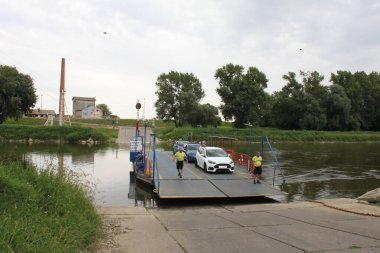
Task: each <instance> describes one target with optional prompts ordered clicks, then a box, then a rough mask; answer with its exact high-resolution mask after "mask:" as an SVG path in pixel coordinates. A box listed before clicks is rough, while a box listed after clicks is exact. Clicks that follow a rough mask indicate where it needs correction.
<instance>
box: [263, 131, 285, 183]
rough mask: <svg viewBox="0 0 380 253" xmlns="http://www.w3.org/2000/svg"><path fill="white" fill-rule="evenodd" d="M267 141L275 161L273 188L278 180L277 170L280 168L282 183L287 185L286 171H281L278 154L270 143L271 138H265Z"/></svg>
mask: <svg viewBox="0 0 380 253" xmlns="http://www.w3.org/2000/svg"><path fill="white" fill-rule="evenodd" d="M265 139H266V141H267V143H268V146H269V149H270V151H271V154H272V157H273V159H274V161H275V166H274V168H273V186H274V182H275V179H276V168H278V169H279V170H280V173H281V176H282V180H283V181H282V182H283V183H285V175H284V171H283V170H282V169H281V167H280V163H279V162H278V160H277V156H276V153H275V152H274V150H273V148H272V145H271V144H270V141H269V138H268V136H265Z"/></svg>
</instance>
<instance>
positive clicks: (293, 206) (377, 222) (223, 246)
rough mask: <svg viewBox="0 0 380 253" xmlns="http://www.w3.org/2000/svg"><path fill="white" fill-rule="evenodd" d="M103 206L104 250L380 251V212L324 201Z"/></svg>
mask: <svg viewBox="0 0 380 253" xmlns="http://www.w3.org/2000/svg"><path fill="white" fill-rule="evenodd" d="M100 210H101V212H103V213H104V214H105V217H106V220H107V224H108V225H109V227H111V228H112V229H111V230H112V231H113V235H114V237H113V241H112V242H113V243H108V248H107V247H106V248H105V249H103V250H100V251H99V252H276V253H277V252H278V253H280V252H291V253H293V252H329V253H338V252H340V253H341V252H350V253H364V252H380V229H379V228H380V218H379V217H370V216H363V215H357V214H352V213H348V212H342V211H338V210H335V209H331V208H328V207H326V206H324V205H323V204H320V203H311V202H300V203H280V204H250V205H215V206H201V207H177V208H174V207H172V208H163V209H161V208H157V209H145V208H143V207H102V208H101V209H100ZM378 213H380V212H378Z"/></svg>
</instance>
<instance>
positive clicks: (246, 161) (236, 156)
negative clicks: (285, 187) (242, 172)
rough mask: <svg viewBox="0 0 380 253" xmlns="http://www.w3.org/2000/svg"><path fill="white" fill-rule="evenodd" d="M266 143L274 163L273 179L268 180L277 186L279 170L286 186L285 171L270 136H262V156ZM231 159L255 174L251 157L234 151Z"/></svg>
mask: <svg viewBox="0 0 380 253" xmlns="http://www.w3.org/2000/svg"><path fill="white" fill-rule="evenodd" d="M265 142H266V143H267V144H268V147H269V150H270V153H271V156H272V159H273V161H274V167H273V177H272V178H268V179H272V184H273V186H275V182H276V176H277V174H276V171H277V170H278V171H279V173H280V175H281V176H282V183H283V184H284V183H285V175H284V171H283V169H282V168H281V166H280V163H279V161H278V159H277V155H276V152H275V150H274V149H273V148H272V145H271V143H270V141H269V138H268V136H262V137H261V145H260V151H261V154H262V155H264V143H265ZM231 159H232V160H233V161H234V162H235V163H236V164H239V165H240V166H241V167H243V168H246V169H247V171H248V172H250V173H252V172H253V164H252V157H251V156H250V155H247V154H243V153H239V152H235V151H232V153H231Z"/></svg>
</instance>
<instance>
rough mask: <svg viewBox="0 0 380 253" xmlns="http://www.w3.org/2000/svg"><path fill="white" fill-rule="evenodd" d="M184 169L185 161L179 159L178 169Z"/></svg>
mask: <svg viewBox="0 0 380 253" xmlns="http://www.w3.org/2000/svg"><path fill="white" fill-rule="evenodd" d="M182 169H183V161H177V170H182Z"/></svg>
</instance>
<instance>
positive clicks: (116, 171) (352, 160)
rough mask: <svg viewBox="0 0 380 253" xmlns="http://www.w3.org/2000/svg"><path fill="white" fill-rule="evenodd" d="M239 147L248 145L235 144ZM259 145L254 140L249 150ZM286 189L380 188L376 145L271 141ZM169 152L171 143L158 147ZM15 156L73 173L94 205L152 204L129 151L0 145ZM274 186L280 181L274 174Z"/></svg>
mask: <svg viewBox="0 0 380 253" xmlns="http://www.w3.org/2000/svg"><path fill="white" fill-rule="evenodd" d="M234 147H235V148H236V149H237V150H238V151H244V150H247V149H248V144H247V143H236V144H235V146H234ZM258 147H259V144H258V143H255V144H254V148H253V149H254V150H256V149H258ZM273 147H274V148H275V152H276V154H277V156H278V159H279V161H280V164H281V166H282V168H283V169H284V170H285V175H286V184H285V185H281V186H280V188H281V189H282V190H283V191H285V192H288V193H289V194H288V195H287V196H286V198H285V199H283V201H296V200H305V199H321V198H338V197H339V198H340V197H348V198H355V197H358V196H360V195H361V194H363V193H365V192H367V191H369V190H372V189H375V188H378V187H380V156H379V151H380V144H379V143H360V144H358V143H355V144H352V143H349V144H347V143H343V144H342V143H278V144H277V143H273ZM163 148H165V149H168V150H171V145H166V146H163ZM12 159H18V160H22V161H24V162H30V163H33V164H35V165H36V166H37V167H39V168H42V169H43V168H55V169H60V170H71V171H74V172H76V174H77V176H78V178H81V180H82V182H84V183H85V184H86V185H88V186H89V187H91V188H92V189H94V198H95V201H96V203H97V204H102V205H130V206H135V205H137V206H147V207H155V206H156V205H157V203H156V201H155V199H154V196H153V194H152V191H151V189H147V188H143V187H141V186H139V185H137V186H136V183H135V181H134V180H133V177H130V171H131V170H132V168H131V163H130V162H129V150H128V147H126V146H118V145H93V146H86V145H69V144H67V145H53V144H50V145H48V144H33V145H29V144H0V161H4V160H12ZM264 162H265V163H264V171H263V177H264V179H265V180H266V181H268V182H272V178H273V170H272V168H273V167H274V160H273V157H272V156H271V154H270V152H269V150H268V149H267V147H266V148H265V150H264ZM275 179H276V180H275V183H276V184H281V182H282V180H281V178H279V177H278V176H277V177H276V178H275Z"/></svg>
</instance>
